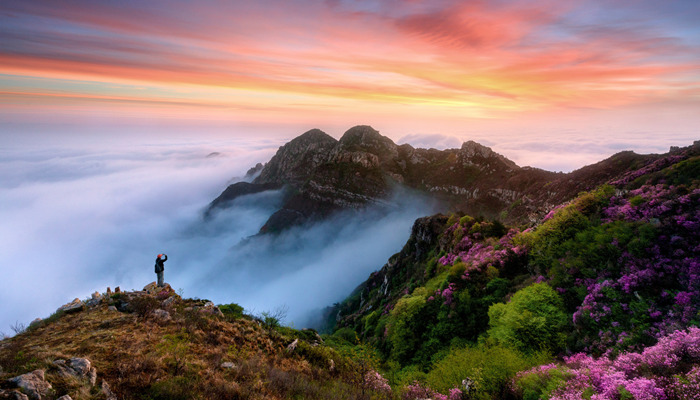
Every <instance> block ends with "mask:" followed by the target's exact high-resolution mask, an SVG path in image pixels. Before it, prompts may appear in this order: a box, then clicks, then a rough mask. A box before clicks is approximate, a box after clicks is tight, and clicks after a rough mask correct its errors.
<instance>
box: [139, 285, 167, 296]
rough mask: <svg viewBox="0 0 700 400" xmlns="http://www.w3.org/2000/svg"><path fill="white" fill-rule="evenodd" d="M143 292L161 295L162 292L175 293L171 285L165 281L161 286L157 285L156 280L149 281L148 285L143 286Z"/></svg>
mask: <svg viewBox="0 0 700 400" xmlns="http://www.w3.org/2000/svg"><path fill="white" fill-rule="evenodd" d="M143 292H145V293H146V294H152V295H159V296H160V295H161V294H163V293H175V291H174V290H173V288H172V287H170V284H168V283H166V284H164V285H163V287H158V284H157V283H156V282H151V283H149V284H148V285H146V286H144V288H143Z"/></svg>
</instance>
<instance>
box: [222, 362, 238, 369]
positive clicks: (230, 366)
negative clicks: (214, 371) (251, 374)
mask: <svg viewBox="0 0 700 400" xmlns="http://www.w3.org/2000/svg"><path fill="white" fill-rule="evenodd" d="M221 368H223V369H233V368H236V364H234V363H232V362H231V361H226V362H222V363H221Z"/></svg>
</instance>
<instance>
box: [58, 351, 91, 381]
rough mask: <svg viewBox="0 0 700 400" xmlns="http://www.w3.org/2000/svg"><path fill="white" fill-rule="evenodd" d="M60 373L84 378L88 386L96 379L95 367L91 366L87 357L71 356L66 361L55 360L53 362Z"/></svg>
mask: <svg viewBox="0 0 700 400" xmlns="http://www.w3.org/2000/svg"><path fill="white" fill-rule="evenodd" d="M53 363H54V365H56V366H57V367H58V370H59V371H60V372H61V374H62V375H68V376H75V377H77V378H81V379H86V380H87V381H88V382H90V386H95V382H96V381H97V369H96V368H95V367H93V366H92V364H91V363H90V360H88V359H87V358H78V357H73V358H71V359H70V360H68V361H65V360H56V361H54V362H53Z"/></svg>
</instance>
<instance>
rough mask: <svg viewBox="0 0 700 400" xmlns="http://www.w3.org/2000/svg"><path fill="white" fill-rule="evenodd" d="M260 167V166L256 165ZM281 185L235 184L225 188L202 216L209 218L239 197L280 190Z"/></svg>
mask: <svg viewBox="0 0 700 400" xmlns="http://www.w3.org/2000/svg"><path fill="white" fill-rule="evenodd" d="M258 165H260V164H258ZM282 186H283V185H282V184H281V183H248V182H237V183H234V184H233V185H230V186H229V187H227V188H226V190H224V191H223V193H221V194H220V195H219V197H217V198H216V199H214V201H212V202H211V204H210V205H209V208H207V210H206V212H205V214H204V216H205V217H207V218H208V217H210V216H211V214H212V212H214V211H215V210H217V209H221V208H226V207H227V206H228V205H229V204H231V202H233V201H234V200H236V199H237V198H239V197H241V196H246V195H251V194H256V193H261V192H266V191H269V190H278V189H281V188H282Z"/></svg>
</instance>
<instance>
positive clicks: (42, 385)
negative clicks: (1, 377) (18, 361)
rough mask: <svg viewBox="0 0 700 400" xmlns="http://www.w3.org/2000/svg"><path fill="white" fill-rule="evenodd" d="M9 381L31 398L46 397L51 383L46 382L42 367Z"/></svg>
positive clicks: (39, 399)
mask: <svg viewBox="0 0 700 400" xmlns="http://www.w3.org/2000/svg"><path fill="white" fill-rule="evenodd" d="M10 382H11V383H12V384H14V385H16V386H17V387H18V388H20V389H21V390H22V391H23V392H24V393H26V394H27V396H28V397H29V398H30V399H32V400H42V399H44V398H46V397H47V396H48V395H49V393H50V390H51V384H50V383H48V382H46V378H45V377H44V370H42V369H38V370H35V371H32V372H29V373H26V374H24V375H20V376H17V377H15V378H12V379H10ZM20 398H21V397H20Z"/></svg>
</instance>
